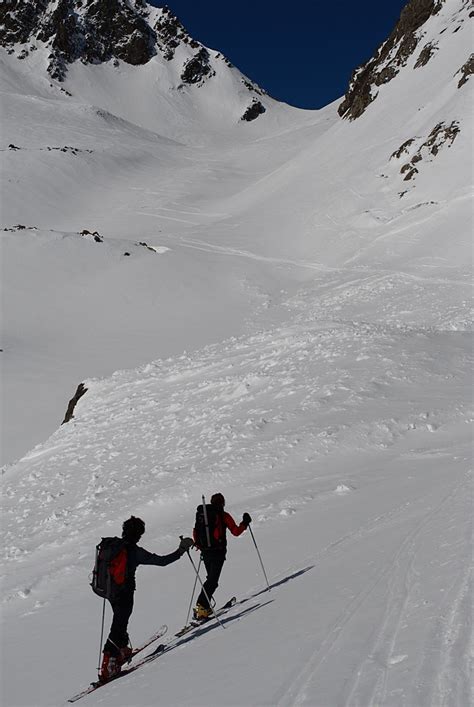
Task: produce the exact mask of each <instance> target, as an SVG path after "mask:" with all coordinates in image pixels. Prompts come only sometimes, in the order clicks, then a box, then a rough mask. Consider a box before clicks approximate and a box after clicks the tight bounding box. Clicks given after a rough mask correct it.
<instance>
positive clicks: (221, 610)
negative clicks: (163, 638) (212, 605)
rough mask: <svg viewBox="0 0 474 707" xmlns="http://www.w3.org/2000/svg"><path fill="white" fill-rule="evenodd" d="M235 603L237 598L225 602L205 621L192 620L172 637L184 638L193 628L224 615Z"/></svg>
mask: <svg viewBox="0 0 474 707" xmlns="http://www.w3.org/2000/svg"><path fill="white" fill-rule="evenodd" d="M236 603H237V598H236V597H232V598H231V599H229V601H227V602H226V603H225V604H223V605H222V606H220V607H219V608H218V609H216V610H215V611H213V612H212V614H211V615H210V616H208V617H207V618H205V619H192V620H191V621H190V622H189V624H186V626H183V628H182V629H180V630H179V631H177V632H176V633H175V634H174V635H175V636H176V638H179V637H180V636H184V635H185V634H186V633H189V631H192V630H193V629H194V628H198V627H199V626H203V625H204V624H206V623H208V621H212V619H214V618H215V617H216V616H220V615H221V614H224V613H225V612H226V611H228V610H229V609H231V608H232V607H233V606H234V605H235V604H236Z"/></svg>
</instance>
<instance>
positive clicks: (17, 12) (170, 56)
mask: <svg viewBox="0 0 474 707" xmlns="http://www.w3.org/2000/svg"><path fill="white" fill-rule="evenodd" d="M0 45H1V46H3V47H5V48H6V50H7V51H8V53H10V54H14V55H16V56H17V58H18V59H25V58H26V57H28V56H29V55H30V54H31V53H32V52H34V51H36V50H37V49H39V48H40V47H41V46H43V45H44V46H46V47H47V49H48V50H49V55H48V67H47V71H48V74H49V75H50V77H51V78H52V79H54V80H56V81H58V82H62V81H64V80H65V78H66V76H67V72H68V67H69V66H70V65H71V64H72V63H73V62H76V61H81V62H82V63H84V64H99V63H102V62H109V61H113V62H115V63H116V64H118V63H119V62H120V61H123V62H125V63H127V64H131V65H134V66H137V65H143V64H146V63H148V62H149V61H150V60H151V59H152V58H153V57H155V56H157V55H158V56H160V57H162V59H163V60H164V61H165V62H167V63H168V62H172V61H173V60H174V61H176V62H177V63H178V65H177V67H176V69H177V76H178V77H179V80H180V81H181V82H182V84H183V85H195V86H200V85H202V84H204V83H205V82H206V81H208V80H210V79H212V77H213V76H215V74H216V68H217V66H218V65H219V63H222V65H224V66H226V67H230V68H231V67H232V64H231V63H230V62H229V61H228V60H227V59H226V58H225V57H224V56H223V55H222V54H220V53H212V54H211V52H210V51H209V50H208V49H207V48H206V47H205V46H203V45H202V44H200V43H199V42H198V41H196V40H195V39H193V38H192V37H191V36H190V35H189V34H188V32H187V31H186V29H185V28H184V26H183V25H182V23H181V22H180V20H179V19H178V18H177V17H176V15H174V14H173V12H172V11H171V10H170V8H169V7H167V6H164V7H163V8H155V7H152V6H151V5H148V4H147V3H146V2H145V1H144V0H6V2H4V3H2V4H1V5H0ZM180 48H183V49H184V50H185V51H182V52H180V56H179V58H178V57H177V53H178V50H179V49H180ZM183 55H184V57H185V58H184V59H183ZM241 83H242V87H243V89H244V90H246V91H248V93H249V99H250V100H249V105H248V107H247V109H246V111H245V112H244V115H245V116H246V117H245V118H244V115H243V116H242V119H243V120H252V119H255V118H257V117H258V116H259V115H261V114H262V113H263V112H264V111H265V108H263V110H262V111H257V110H255V108H254V104H255V101H256V98H255V97H256V96H261V95H263V94H264V91H262V89H261V88H259V87H258V86H257V85H256V84H254V83H253V82H251V81H250V80H249V79H247V78H246V77H244V76H242V79H241ZM262 107H263V106H262Z"/></svg>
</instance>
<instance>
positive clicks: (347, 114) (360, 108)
mask: <svg viewBox="0 0 474 707" xmlns="http://www.w3.org/2000/svg"><path fill="white" fill-rule="evenodd" d="M445 2H446V0H410V1H409V2H408V3H407V5H406V6H405V7H404V8H403V10H402V12H401V15H400V19H399V20H398V22H397V24H396V25H395V27H394V29H393V31H392V32H391V34H390V36H389V37H388V39H387V40H386V41H385V42H383V43H382V44H381V45H380V47H379V48H378V49H377V51H376V52H375V54H374V56H373V57H372V58H371V59H369V61H367V62H366V63H365V64H362V65H361V66H359V67H358V68H357V69H355V71H354V72H353V74H352V76H351V79H350V82H349V87H348V90H347V92H346V94H345V96H344V100H343V101H342V103H341V104H340V105H339V108H338V113H339V115H340V116H341V117H343V118H348V119H349V120H355V119H356V118H359V117H360V116H361V115H362V114H363V113H364V111H365V110H366V108H367V107H368V106H369V105H370V103H372V101H374V100H375V99H376V98H377V95H378V88H379V86H382V85H383V84H386V83H388V82H390V81H392V79H394V78H395V77H396V76H397V74H398V73H399V72H400V70H401V69H402V68H403V67H404V66H406V65H407V63H408V61H409V59H410V58H411V57H412V56H413V55H414V54H415V52H416V51H418V49H419V45H420V42H421V41H422V39H423V34H424V32H423V26H424V25H425V23H426V22H427V21H428V20H429V19H430V18H432V17H434V16H435V15H437V14H438V13H439V12H440V10H441V9H442V8H443V6H444V4H445ZM469 7H471V8H472V3H471V0H465V1H464V3H463V6H462V9H461V11H460V12H459V15H458V17H457V18H455V21H453V27H452V29H451V31H453V32H457V31H458V30H459V28H460V26H461V24H462V22H464V21H465V20H466V19H468V17H469V18H472V17H473V15H474V13H473V12H472V11H471V12H469V15H467V11H468V10H469ZM442 31H445V29H443V30H442ZM437 50H438V47H437V43H436V42H433V41H429V42H427V43H426V44H425V45H424V46H423V47H422V48H421V51H420V52H419V54H418V56H417V58H416V60H415V63H414V66H413V69H414V70H415V69H419V68H420V67H423V66H426V64H427V63H428V62H429V61H430V60H431V58H432V57H433V56H434V55H435V53H436V52H437ZM460 72H461V73H462V77H461V79H460V81H459V84H458V87H459V88H461V86H462V85H463V83H465V81H466V80H467V76H468V75H469V74H470V73H472V57H471V58H470V59H468V60H467V61H466V63H465V65H464V66H463V67H461V69H460Z"/></svg>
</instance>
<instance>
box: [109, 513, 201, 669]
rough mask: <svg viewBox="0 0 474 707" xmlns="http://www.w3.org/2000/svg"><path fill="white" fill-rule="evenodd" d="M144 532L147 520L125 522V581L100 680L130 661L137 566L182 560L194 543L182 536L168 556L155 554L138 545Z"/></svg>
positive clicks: (114, 604)
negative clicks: (130, 638) (128, 631)
mask: <svg viewBox="0 0 474 707" xmlns="http://www.w3.org/2000/svg"><path fill="white" fill-rule="evenodd" d="M144 532H145V523H144V522H143V521H142V519H141V518H135V516H131V517H130V518H129V519H128V520H126V521H125V522H124V524H123V525H122V538H123V539H124V540H125V543H126V547H127V571H126V580H125V582H124V584H123V586H122V587H121V588H120V591H119V593H118V595H117V598H116V599H114V600H111V601H110V603H111V606H112V611H113V619H112V626H111V627H110V633H109V637H108V639H107V641H106V643H105V646H104V651H103V653H104V657H103V660H102V666H101V669H100V680H102V681H104V682H105V681H106V680H110V678H112V677H113V676H114V675H116V674H117V673H119V672H120V670H121V667H122V665H123V664H124V663H125V662H126V661H127V660H129V658H130V656H131V654H132V649H131V648H130V647H129V645H128V644H129V638H128V633H127V628H128V621H129V619H130V616H131V614H132V611H133V594H134V592H135V572H136V569H137V567H138V565H158V566H160V567H164V566H165V565H169V564H171V563H172V562H176V560H179V558H180V557H182V555H184V553H185V552H186V551H187V550H189V549H190V548H191V547H192V546H193V540H191V538H182V540H181V542H180V544H179V547H178V549H177V550H175V551H174V552H171V553H170V554H169V555H155V554H154V553H153V552H148V551H147V550H144V549H143V548H142V547H139V546H138V545H137V543H138V541H139V540H140V538H141V537H142V535H143V533H144Z"/></svg>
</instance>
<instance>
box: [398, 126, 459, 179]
mask: <svg viewBox="0 0 474 707" xmlns="http://www.w3.org/2000/svg"><path fill="white" fill-rule="evenodd" d="M459 133H460V127H459V123H458V122H457V121H456V120H453V121H452V123H451V124H450V125H445V123H443V122H441V123H438V124H437V125H435V127H434V128H433V130H432V131H431V132H430V134H429V135H428V137H427V138H426V140H425V141H424V142H422V143H421V145H419V147H418V149H417V150H416V152H414V153H413V155H412V157H411V158H410V160H409V161H408V162H406V163H405V164H404V165H402V167H401V168H400V174H403V175H405V176H404V181H405V182H408V181H410V180H411V179H413V177H414V176H415V175H416V174H418V172H419V167H420V164H419V163H421V162H422V160H427V159H428V161H431V159H433V158H434V157H436V156H437V155H438V153H439V151H440V149H441V147H443V146H444V145H446V146H447V147H451V145H452V144H453V142H454V140H455V139H456V137H457V136H458V134H459ZM414 142H415V138H410V139H409V140H406V142H404V143H403V145H400V147H399V148H398V150H395V152H394V153H393V154H392V155H391V157H390V159H400V158H401V156H402V155H403V154H405V153H407V154H409V153H410V147H411V146H412V145H413V143H414ZM416 165H418V166H416Z"/></svg>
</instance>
